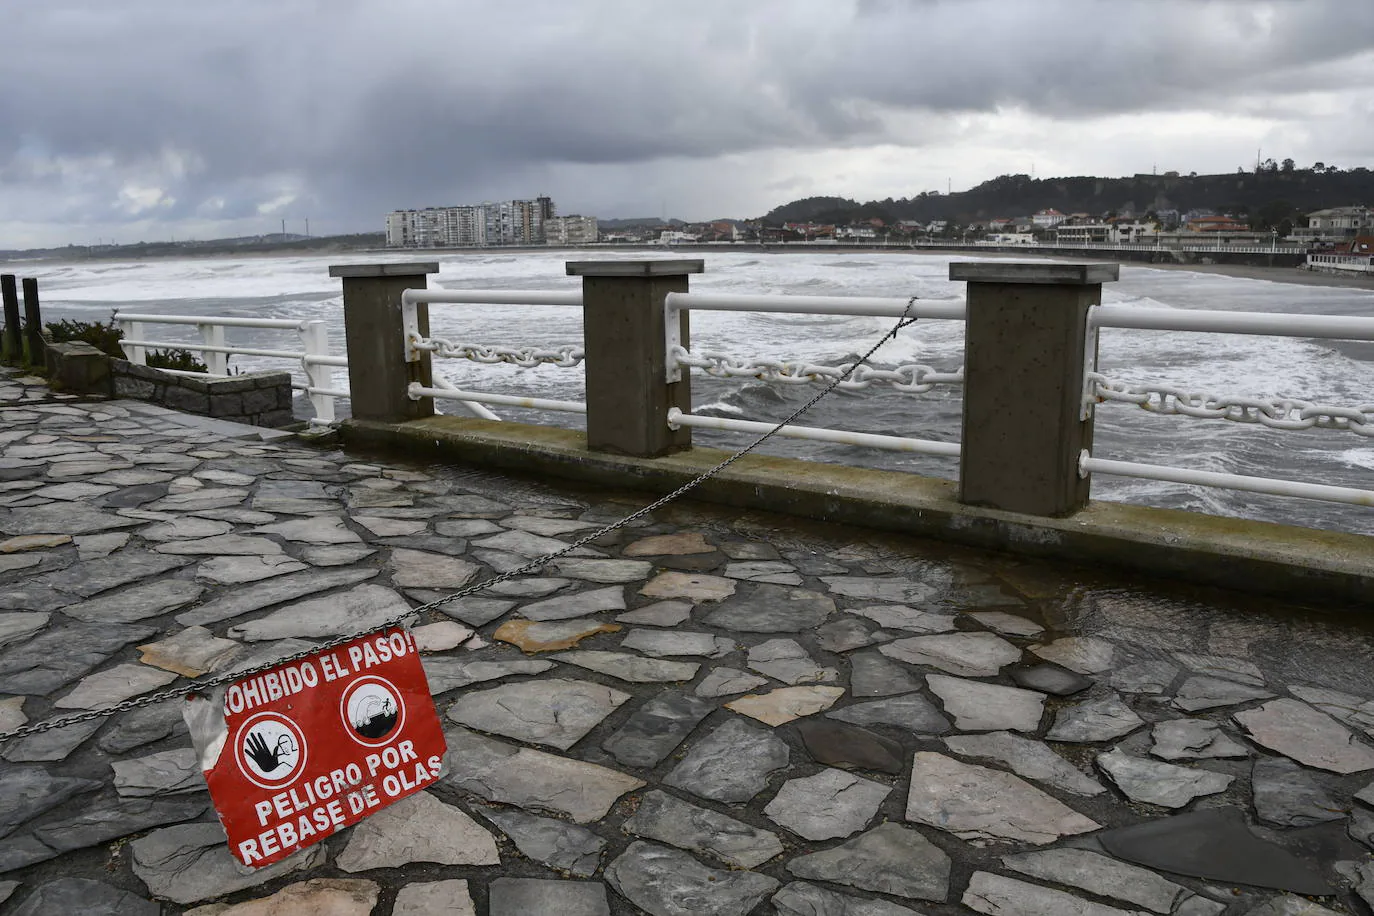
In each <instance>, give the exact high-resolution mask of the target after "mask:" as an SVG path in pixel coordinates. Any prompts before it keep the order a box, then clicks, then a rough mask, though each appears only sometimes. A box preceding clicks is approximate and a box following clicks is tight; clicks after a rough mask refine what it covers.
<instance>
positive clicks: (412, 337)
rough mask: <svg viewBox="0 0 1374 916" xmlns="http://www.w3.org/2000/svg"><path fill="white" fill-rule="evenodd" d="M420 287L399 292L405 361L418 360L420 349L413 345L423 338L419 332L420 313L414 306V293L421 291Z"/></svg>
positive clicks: (415, 298)
mask: <svg viewBox="0 0 1374 916" xmlns="http://www.w3.org/2000/svg"><path fill="white" fill-rule="evenodd" d="M423 292H425V290H422V289H408V290H406V291H404V292H403V293H401V326H402V329H403V333H404V334H405V341H406V362H408V363H414V362H419V361H420V350H418V349H416V347H415V345H416V344H417V343H419V342H420V341H421V340H422V339H424V335H422V334H421V333H420V313H419V310H417V309H416V308H415V305H416V302H417V300H418V297H416V296H413V295H412V294H414V293H423Z"/></svg>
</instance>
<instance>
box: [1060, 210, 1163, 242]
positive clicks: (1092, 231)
mask: <svg viewBox="0 0 1374 916" xmlns="http://www.w3.org/2000/svg"><path fill="white" fill-rule="evenodd" d="M1052 231H1053V233H1054V241H1056V242H1058V243H1059V244H1061V245H1131V244H1139V243H1143V242H1149V241H1153V239H1154V237H1155V236H1157V235H1158V234H1159V224H1158V223H1154V222H1145V221H1142V220H1137V219H1127V218H1121V217H1118V218H1115V219H1105V220H1092V219H1082V218H1077V217H1076V218H1074V219H1071V220H1067V221H1065V222H1063V223H1060V224H1059V225H1058V226H1056V227H1055V228H1054V230H1052Z"/></svg>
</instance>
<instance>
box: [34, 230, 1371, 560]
mask: <svg viewBox="0 0 1374 916" xmlns="http://www.w3.org/2000/svg"><path fill="white" fill-rule="evenodd" d="M645 256H646V255H645V254H644V253H643V252H633V253H622V252H616V253H605V252H596V253H595V254H594V255H589V254H588V253H587V252H584V251H576V252H569V251H557V250H551V251H546V252H545V251H540V252H495V253H494V252H490V251H488V252H473V253H444V254H439V255H437V256H436V255H433V254H430V253H419V254H417V253H415V252H406V253H387V254H384V255H376V254H351V255H338V254H335V255H331V256H327V257H243V258H196V259H157V260H146V261H123V262H121V261H100V262H96V261H86V262H71V263H57V262H34V263H33V264H32V266H31V270H21V271H20V272H22V273H25V274H26V275H36V276H38V277H39V282H40V289H41V292H42V298H43V308H44V316H45V319H46V320H49V321H52V320H57V319H60V318H78V319H82V320H104V319H106V318H108V317H109V316H110V314H111V311H112V310H114V309H120V310H122V311H125V312H144V313H159V314H162V313H165V314H178V315H229V316H240V317H264V318H268V317H270V318H323V319H327V320H328V321H330V340H331V345H332V347H333V350H334V352H337V353H342V352H343V350H344V337H343V322H342V299H341V289H340V281H339V280H336V279H331V278H330V277H329V274H328V266H329V264H331V263H341V262H375V261H378V260H390V261H413V260H437V261H438V262H439V265H440V272H439V274H438V275H437V276H434V277H432V278H431V284H432V285H434V286H439V287H451V288H492V289H512V288H518V289H577V288H578V285H579V282H580V281H579V280H578V279H576V278H572V277H568V276H566V273H565V270H564V262H565V261H568V260H584V259H587V258H589V257H595V258H598V259H602V258H614V257H626V258H642V257H645ZM672 256H675V257H682V256H700V257H703V258H704V259H705V261H706V270H705V273H703V274H701V275H699V276H694V277H692V280H691V283H692V289H693V290H696V291H703V292H704V291H711V292H733V293H754V294H788V293H791V294H806V295H834V296H894V297H907V296H918V297H920V298H921V299H959V298H960V297H962V296H963V295H964V284H963V283H953V282H950V281H949V280H948V279H947V278H948V275H949V268H948V265H949V261H950V258H949V257H948V256H945V255H936V254H916V253H909V252H876V253H870V252H835V251H829V252H825V251H814V250H813V251H807V252H804V253H793V252H779V253H773V252H767V253H759V252H739V253H733V252H730V253H716V252H715V251H707V252H702V253H699V254H698V253H696V252H691V253H684V252H682V251H674V252H672ZM959 259H960V260H967V258H963V257H961V258H959ZM1103 301H1104V302H1106V303H1118V304H1124V305H1128V306H1129V305H1137V306H1142V307H1145V306H1150V307H1163V308H1180V309H1190V308H1191V309H1199V308H1205V309H1226V310H1246V311H1264V312H1299V313H1323V314H1334V315H1374V292H1372V291H1367V290H1359V289H1348V288H1330V287H1320V286H1306V285H1301V286H1300V285H1293V284H1285V283H1280V282H1271V281H1266V280H1255V279H1242V278H1236V277H1228V276H1221V275H1216V274H1203V273H1196V272H1189V271H1181V270H1159V269H1152V268H1148V267H1136V266H1129V265H1123V266H1122V268H1121V279H1120V281H1119V282H1116V283H1109V284H1107V285H1105V286H1104V288H1103ZM893 323H894V322H893V321H892V320H891V319H887V318H851V317H836V316H822V315H788V314H762V313H747V312H746V313H739V312H708V311H700V312H694V313H692V315H691V336H692V346H693V349H694V350H698V351H703V350H709V351H714V352H721V353H727V354H729V355H732V356H738V357H743V358H765V357H766V358H772V359H802V360H807V361H810V362H815V363H823V364H828V365H838V364H840V363H843V362H845V361H846V360H852V359H853V358H854V357H856V356H857V355H859V354H862V353H864V352H867V350H868V349H869V348H870V347H871V346H872V345H873V343H875V342H876V341H877V340H879V339H880V338H881V337H882V336H883V335H884V334H885V333H886V332H887V331H888V330H889V329H890V328H891V327H892V326H893ZM430 325H431V333H432V334H433V335H434V336H436V337H444V338H446V339H449V340H451V341H454V342H462V343H474V344H483V345H500V346H507V347H530V346H535V347H556V346H559V345H564V344H579V343H580V342H581V319H580V310H578V309H576V308H559V307H551V306H547V307H532V306H468V305H435V306H432V307H431V309H430ZM145 333H146V334H147V335H148V336H150V337H152V338H153V339H158V340H168V341H182V342H193V341H195V340H198V337H197V334H196V331H195V329H194V328H190V327H184V326H183V327H178V326H171V325H161V326H159V325H151V324H150V325H148V326H147V329H146V331H145ZM227 334H228V338H229V340H230V342H231V343H236V344H240V345H243V346H254V347H260V348H273V349H299V341H298V339H296V338H295V337H294V334H293V333H292V332H280V331H253V330H243V329H230V330H229V331H228V332H227ZM962 352H963V325H962V323H961V322H954V321H934V320H921V321H918V322H916V323H915V324H913V325H911V326H909V327H907V328H905V329H903V330H902V331H901V332H900V333H899V334H898V335H897V338H896V339H895V340H893V341H891V342H889V343H887V344H885V345H884V346H883V347H882V348H881V349H879V350H878V352H877V354H876V355H875V357H874V358H873V362H874V363H875V364H877V365H879V366H882V367H891V366H894V365H900V364H904V363H921V364H925V365H929V366H933V367H935V368H936V369H939V370H952V369H954V368H957V367H958V366H959V365H960V363H961V362H962ZM230 365H231V367H232V368H233V369H236V370H241V371H252V370H259V369H268V368H277V369H282V368H292V367H291V366H289V365H288V364H286V363H283V362H282V361H279V360H272V359H266V358H258V357H245V356H234V357H231V360H230ZM1099 368H1100V371H1102V372H1104V373H1105V374H1107V375H1108V376H1110V377H1112V378H1116V379H1122V380H1127V381H1136V382H1167V383H1170V384H1173V385H1175V386H1178V387H1181V388H1185V389H1187V390H1190V391H1198V392H1205V393H1209V394H1218V395H1242V396H1249V397H1293V398H1299V399H1303V400H1308V401H1317V402H1321V403H1325V404H1337V405H1348V406H1358V405H1371V404H1374V343H1342V342H1332V341H1317V340H1306V339H1291V338H1280V337H1266V336H1249V335H1218V334H1192V333H1176V332H1157V331H1136V330H1119V329H1107V330H1105V331H1103V332H1102V336H1101V342H1100V363H1099ZM294 369H295V372H296V375H297V377H298V378H301V377H302V376H301V374H300V371H299V366H296V367H294ZM436 371H437V372H438V373H440V374H442V375H443V376H444V377H445V378H447V379H448V380H449V381H451V382H452V383H454V384H455V385H457V386H459V387H462V388H469V389H474V390H479V391H489V392H495V393H502V394H519V395H525V396H535V397H545V398H556V399H561V400H581V399H582V398H583V384H582V373H581V371H580V370H566V369H557V368H554V367H550V366H541V367H539V368H533V369H521V368H518V367H513V366H510V365H484V364H480V363H474V362H469V361H466V360H444V361H440V362H437V363H436ZM338 372H339V379H340V386H342V385H343V384H344V380H345V379H346V373H345V370H338ZM816 390H817V389H816V388H814V387H813V386H809V385H797V386H774V385H767V384H763V383H759V382H756V381H751V380H744V381H741V380H721V379H714V378H707V377H702V376H700V375H699V374H698V375H695V376H694V378H693V401H694V404H695V408H694V410H695V412H697V413H703V414H708V415H716V416H727V417H736V418H740V419H749V420H759V421H776V420H779V419H781V418H783V417H785V416H787V415H788V414H789V413H790V412H791V411H792V410H794V409H796V407H798V406H800V405H801V404H803V403H804V402H805V401H806V400H807V399H808V398H809V397H810V396H811V395H813V394H814V393H815V391H816ZM960 396H961V392H960V390H959V389H958V388H957V387H949V386H941V387H937V388H936V389H935V390H934V391H932V392H930V393H929V394H924V395H910V394H904V393H901V392H897V391H893V390H892V389H890V388H886V387H880V386H877V385H875V386H872V387H870V388H869V389H867V390H863V391H855V392H842V391H836V392H834V393H832V394H831V395H830V396H828V397H827V398H826V399H825V400H823V401H822V402H821V403H820V404H818V405H816V407H814V408H813V409H812V410H811V411H810V413H809V414H808V415H807V416H805V417H803V418H802V419H801V420H799V421H798V422H799V423H800V424H804V425H809V426H819V427H829V428H836V429H848V430H854V431H858V432H869V433H880V434H885V435H899V436H914V437H918V438H924V439H937V440H942V441H951V442H953V441H957V440H958V438H959V423H960ZM341 407H342V408H343V411H344V412H346V404H345V405H341ZM440 407H441V409H443V410H445V412H452V413H463V409H462V407H461V406H459V405H457V404H453V403H451V402H450V403H447V404H441V405H440ZM299 409H300V412H302V413H305V412H308V403H307V402H305V401H303V400H302V401H301V402H300V404H299ZM1018 409H1019V405H1018V403H1016V402H1015V401H1012V402H1009V403H1008V404H1007V405H1006V407H1005V411H1006V415H1007V416H1008V417H1010V416H1012V415H1013V414H1014V413H1015V412H1016V411H1017V410H1018ZM1366 409H1368V408H1366ZM496 410H497V412H498V413H499V414H501V415H502V416H503V417H504V418H506V419H511V420H521V421H525V422H538V423H550V424H560V425H569V426H575V425H578V424H579V423H580V421H581V417H580V416H578V415H574V414H564V413H545V412H533V411H526V410H520V409H518V408H496ZM751 438H752V437H750V436H745V435H737V434H731V433H720V432H713V431H706V430H696V431H694V439H695V441H697V442H699V443H702V444H708V445H716V446H720V447H724V448H731V447H738V446H740V445H743V444H745V443H747V442H748V441H750V440H751ZM764 451H767V452H771V453H774V454H785V455H791V456H794V457H798V458H805V459H808V460H815V461H829V462H838V463H847V464H858V465H865V466H871V467H881V468H889V469H900V470H909V471H913V472H917V473H922V474H930V475H935V476H942V477H951V478H952V477H954V476H955V475H956V473H957V461H955V460H953V459H946V458H937V457H930V456H922V455H913V454H906V453H899V452H888V451H879V450H874V449H863V448H857V447H851V446H844V445H838V444H829V443H819V442H812V441H806V440H797V439H781V438H774V439H773V440H770V442H769V443H767V444H766V445H765V447H764ZM1093 453H1094V455H1095V456H1097V457H1101V458H1116V459H1121V460H1127V461H1142V462H1147V463H1151V464H1164V465H1177V466H1181V467H1188V468H1197V469H1201V470H1209V471H1224V472H1230V473H1239V474H1252V475H1259V476H1269V477H1278V478H1285V479H1294V480H1303V481H1309V482H1316V483H1327V484H1335V485H1343V486H1354V487H1362V488H1366V489H1374V439H1370V438H1365V437H1361V436H1359V435H1356V434H1354V433H1351V432H1343V431H1338V430H1310V431H1305V432H1282V431H1276V430H1270V429H1266V428H1263V427H1259V426H1257V425H1252V424H1238V423H1231V422H1226V421H1221V420H1194V419H1189V418H1185V417H1178V416H1158V415H1154V414H1150V413H1147V412H1145V411H1143V410H1140V409H1139V408H1136V407H1134V406H1131V405H1126V404H1117V403H1107V404H1103V405H1100V406H1099V407H1098V408H1097V417H1096V437H1095V445H1094V449H1093ZM1093 495H1094V497H1095V498H1101V499H1114V500H1122V501H1127V502H1135V503H1143V504H1148V505H1155V506H1165V507H1172V508H1182V509H1190V510H1196V511H1202V512H1209V513H1213V514H1220V515H1231V516H1240V517H1247V518H1258V519H1267V520H1272V521H1283V522H1291V523H1295V524H1302V525H1309V526H1314V527H1325V528H1335V529H1340V530H1351V531H1361V532H1365V533H1374V509H1368V508H1361V507H1356V506H1345V505H1338V504H1331V503H1319V502H1315V501H1311V500H1297V499H1280V498H1276V497H1264V496H1257V495H1254V494H1247V493H1237V492H1232V491H1228V490H1217V489H1209V488H1203V487H1194V486H1183V485H1178V484H1170V483H1162V482H1158V481H1148V480H1134V479H1130V478H1118V477H1107V476H1102V475H1099V476H1097V477H1095V479H1094V481H1093Z"/></svg>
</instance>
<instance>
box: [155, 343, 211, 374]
mask: <svg viewBox="0 0 1374 916" xmlns="http://www.w3.org/2000/svg"><path fill="white" fill-rule="evenodd" d="M148 365H150V366H152V367H153V368H154V369H180V370H181V371H182V372H208V371H210V367H209V366H207V365H205V363H203V362H201V361H200V360H198V359H196V355H195V354H194V353H192V352H191V351H190V350H183V349H180V348H179V347H177V348H173V349H170V350H149V351H148Z"/></svg>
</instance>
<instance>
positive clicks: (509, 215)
mask: <svg viewBox="0 0 1374 916" xmlns="http://www.w3.org/2000/svg"><path fill="white" fill-rule="evenodd" d="M553 218H554V208H553V201H552V200H550V199H549V198H547V197H537V198H534V199H533V200H507V201H502V202H500V203H481V204H468V205H465V206H460V207H427V208H425V209H423V210H394V211H392V212H391V213H390V214H388V215H387V218H386V244H387V247H388V248H485V247H488V246H492V245H539V244H542V243H543V241H544V232H545V224H546V223H547V222H548V221H549V220H551V219H553Z"/></svg>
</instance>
